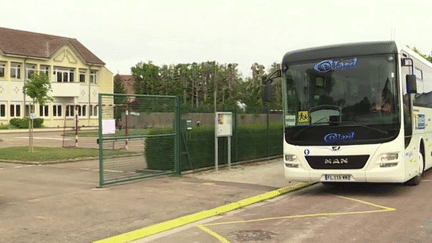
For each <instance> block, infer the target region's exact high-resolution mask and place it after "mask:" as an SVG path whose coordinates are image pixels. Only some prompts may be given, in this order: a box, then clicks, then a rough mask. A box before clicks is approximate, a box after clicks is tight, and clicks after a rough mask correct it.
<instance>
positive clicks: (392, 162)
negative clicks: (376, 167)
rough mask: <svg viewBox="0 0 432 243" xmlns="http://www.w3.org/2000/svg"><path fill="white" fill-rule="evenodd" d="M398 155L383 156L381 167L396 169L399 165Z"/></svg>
mask: <svg viewBox="0 0 432 243" xmlns="http://www.w3.org/2000/svg"><path fill="white" fill-rule="evenodd" d="M398 157H399V156H398V153H387V154H383V155H381V161H380V167H394V166H396V165H397V164H398V161H396V160H397V159H398Z"/></svg>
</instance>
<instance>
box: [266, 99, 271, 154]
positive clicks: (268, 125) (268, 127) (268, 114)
mask: <svg viewBox="0 0 432 243" xmlns="http://www.w3.org/2000/svg"><path fill="white" fill-rule="evenodd" d="M266 107H267V157H269V156H270V108H269V107H268V106H266Z"/></svg>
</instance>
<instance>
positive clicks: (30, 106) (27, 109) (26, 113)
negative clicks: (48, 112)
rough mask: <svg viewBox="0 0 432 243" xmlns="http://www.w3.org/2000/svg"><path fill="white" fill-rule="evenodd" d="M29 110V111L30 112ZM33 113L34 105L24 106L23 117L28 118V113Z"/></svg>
mask: <svg viewBox="0 0 432 243" xmlns="http://www.w3.org/2000/svg"><path fill="white" fill-rule="evenodd" d="M30 109H31V110H30ZM32 111H33V113H34V112H35V110H34V105H25V106H24V115H25V116H30V113H31V112H32Z"/></svg>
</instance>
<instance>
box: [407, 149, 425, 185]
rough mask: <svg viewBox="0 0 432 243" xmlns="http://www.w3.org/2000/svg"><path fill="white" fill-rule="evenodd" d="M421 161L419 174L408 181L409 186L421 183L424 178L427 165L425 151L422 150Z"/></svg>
mask: <svg viewBox="0 0 432 243" xmlns="http://www.w3.org/2000/svg"><path fill="white" fill-rule="evenodd" d="M419 162H420V163H419V174H418V175H416V176H415V177H414V178H412V179H411V180H409V181H408V182H407V184H408V185H409V186H417V185H418V184H420V182H421V180H422V177H423V172H424V167H425V159H424V156H423V151H420V153H419Z"/></svg>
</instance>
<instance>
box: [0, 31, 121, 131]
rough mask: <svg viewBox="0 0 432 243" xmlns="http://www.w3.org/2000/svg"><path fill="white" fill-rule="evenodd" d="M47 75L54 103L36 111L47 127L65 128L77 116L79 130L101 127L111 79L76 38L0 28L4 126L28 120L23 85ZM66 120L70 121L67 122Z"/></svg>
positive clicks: (28, 102) (0, 108)
mask: <svg viewBox="0 0 432 243" xmlns="http://www.w3.org/2000/svg"><path fill="white" fill-rule="evenodd" d="M35 71H39V72H43V73H46V74H47V75H48V78H49V80H50V81H51V82H52V89H53V90H52V93H51V94H50V95H51V96H52V97H53V98H54V102H52V103H50V104H47V105H45V106H38V107H35V109H34V110H35V114H36V116H38V117H41V118H44V120H45V122H44V125H45V126H47V127H58V126H63V124H64V122H65V120H73V117H74V114H76V113H78V115H79V118H80V125H86V126H87V125H97V124H98V119H97V118H98V117H97V116H98V107H97V104H98V94H99V93H113V74H112V73H111V72H110V71H109V70H108V69H107V68H106V67H105V63H104V62H103V61H102V60H100V59H99V58H98V57H97V56H96V55H95V54H93V53H92V52H91V51H90V50H89V49H87V48H86V47H85V46H84V45H82V44H81V43H80V42H79V41H78V40H77V39H73V38H67V37H61V36H54V35H47V34H40V33H34V32H28V31H21V30H14V29H8V28H1V27H0V123H8V121H9V120H10V119H11V118H16V117H18V118H21V117H23V116H28V115H29V110H30V105H31V104H32V100H31V99H30V97H27V96H26V97H25V96H24V95H23V92H22V89H23V85H24V81H25V80H27V79H28V78H29V77H30V75H31V74H32V73H33V72H35ZM65 118H66V119H65Z"/></svg>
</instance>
